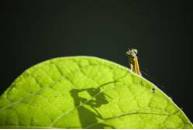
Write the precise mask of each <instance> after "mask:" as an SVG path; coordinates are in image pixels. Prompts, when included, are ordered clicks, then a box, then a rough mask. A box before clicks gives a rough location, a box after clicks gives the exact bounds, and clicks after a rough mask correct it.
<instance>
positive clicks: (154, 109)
mask: <svg viewBox="0 0 193 130" xmlns="http://www.w3.org/2000/svg"><path fill="white" fill-rule="evenodd" d="M0 128H193V126H192V123H191V122H190V121H189V119H188V118H187V117H186V115H185V114H184V113H183V112H182V111H181V110H180V108H179V107H177V106H176V105H175V103H174V102H173V101H172V100H171V98H169V97H168V96H166V95H165V94H164V93H163V92H162V91H161V90H160V89H159V88H158V87H156V86H155V85H154V84H153V83H151V82H149V81H148V80H146V79H144V78H143V77H141V76H138V75H136V74H135V73H133V72H131V71H130V70H129V69H128V68H126V67H123V66H121V65H119V64H116V63H113V62H111V61H108V60H104V59H100V58H96V57H88V56H76V57H64V58H55V59H51V60H48V61H45V62H42V63H40V64H38V65H35V66H33V67H31V68H29V69H28V70H26V71H25V72H23V73H22V74H21V75H20V76H19V77H18V78H17V79H16V80H15V81H14V82H13V83H12V84H11V85H10V87H9V88H8V89H7V90H6V91H5V92H4V93H3V94H2V95H1V97H0Z"/></svg>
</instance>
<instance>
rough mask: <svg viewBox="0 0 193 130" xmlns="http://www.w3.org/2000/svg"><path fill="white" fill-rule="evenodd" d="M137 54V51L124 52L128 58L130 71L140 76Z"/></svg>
mask: <svg viewBox="0 0 193 130" xmlns="http://www.w3.org/2000/svg"><path fill="white" fill-rule="evenodd" d="M137 53H138V51H137V49H128V51H127V52H126V54H127V55H128V58H129V64H130V69H131V71H133V72H135V73H136V74H138V75H140V76H141V71H140V67H139V62H138V57H137Z"/></svg>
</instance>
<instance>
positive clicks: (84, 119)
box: [70, 88, 113, 129]
mask: <svg viewBox="0 0 193 130" xmlns="http://www.w3.org/2000/svg"><path fill="white" fill-rule="evenodd" d="M83 91H86V92H87V93H88V94H89V95H90V96H91V99H86V98H83V97H80V96H79V93H80V92H83ZM70 94H71V96H72V97H73V100H74V105H75V107H76V108H77V111H78V114H79V119H80V122H81V125H82V128H97V129H100V128H105V127H108V128H113V127H112V126H109V125H106V124H104V123H100V122H98V119H102V120H103V117H102V116H101V115H100V113H99V112H98V111H97V110H96V108H98V107H100V106H102V105H104V104H108V101H107V99H106V95H105V94H104V93H103V92H101V91H100V88H89V89H72V90H71V91H70ZM89 107H90V108H92V110H91V109H90V110H89ZM89 124H90V125H89Z"/></svg>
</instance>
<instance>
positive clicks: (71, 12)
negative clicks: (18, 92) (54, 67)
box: [0, 0, 193, 121]
mask: <svg viewBox="0 0 193 130" xmlns="http://www.w3.org/2000/svg"><path fill="white" fill-rule="evenodd" d="M1 2H2V3H1V21H0V22H1V32H2V34H1V39H0V45H1V46H0V57H1V60H0V73H1V74H0V75H1V85H0V87H1V93H2V92H3V91H4V90H5V89H6V88H7V87H8V86H9V85H10V83H11V82H12V81H13V80H14V79H15V78H16V77H17V76H18V75H19V74H20V73H22V72H23V71H24V70H25V69H27V68H28V67H30V66H31V65H34V64H36V63H38V62H41V61H43V60H46V59H49V58H54V57H58V56H72V55H91V56H98V57H102V58H105V59H109V60H112V61H115V62H117V63H120V64H122V65H124V66H127V65H128V61H127V57H126V56H125V52H126V50H127V48H137V49H138V50H139V59H140V64H141V68H142V71H143V75H144V77H145V78H147V79H149V80H151V81H152V82H154V83H155V84H156V85H158V86H159V87H160V88H161V89H162V90H163V91H164V92H166V93H167V94H168V95H169V96H170V97H171V98H172V99H173V100H174V101H175V102H176V103H177V104H178V106H180V107H181V108H183V111H184V112H185V113H186V114H187V116H188V117H189V118H190V119H191V120H192V121H193V101H192V100H193V94H192V93H193V83H192V41H193V37H192V33H193V19H192V12H193V9H192V3H190V2H188V1H186V0H87V1H84V0H80V1H73V0H71V1H70V0H69V1H66V0H63V1H55V0H37V1H36V0H33V1H30V0H23V1H22V0H20V1H19V0H16V1H9V0H4V1H1Z"/></svg>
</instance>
